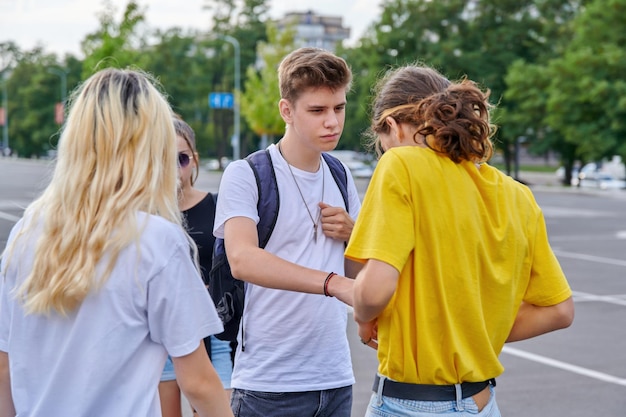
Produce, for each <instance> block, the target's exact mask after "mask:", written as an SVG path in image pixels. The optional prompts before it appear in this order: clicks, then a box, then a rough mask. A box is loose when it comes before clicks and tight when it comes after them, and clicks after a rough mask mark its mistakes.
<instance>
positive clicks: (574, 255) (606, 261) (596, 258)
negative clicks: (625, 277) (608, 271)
mask: <svg viewBox="0 0 626 417" xmlns="http://www.w3.org/2000/svg"><path fill="white" fill-rule="evenodd" d="M554 253H555V254H556V256H561V257H563V258H571V259H578V260H581V261H589V262H598V263H601V264H607V265H616V266H626V261H624V260H621V259H613V258H605V257H603V256H594V255H587V254H584V253H574V252H565V251H560V250H555V251H554Z"/></svg>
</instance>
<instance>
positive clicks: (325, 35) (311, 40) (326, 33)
mask: <svg viewBox="0 0 626 417" xmlns="http://www.w3.org/2000/svg"><path fill="white" fill-rule="evenodd" d="M276 25H277V27H278V29H279V30H282V29H285V28H286V27H288V26H290V25H294V27H295V30H296V35H295V38H296V45H297V46H298V47H302V46H313V47H316V48H322V49H326V50H328V51H335V48H336V46H337V44H338V43H341V42H342V41H343V40H344V39H348V38H350V28H346V27H343V18H342V17H340V16H320V15H318V14H315V13H314V12H313V11H312V10H309V11H307V12H289V13H287V14H285V16H284V17H282V18H281V19H278V20H277V21H276Z"/></svg>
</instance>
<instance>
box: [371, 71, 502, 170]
mask: <svg viewBox="0 0 626 417" xmlns="http://www.w3.org/2000/svg"><path fill="white" fill-rule="evenodd" d="M374 92H375V98H374V101H373V104H372V124H371V126H370V128H369V130H368V132H367V133H366V136H367V137H368V138H369V145H370V146H371V147H373V148H374V150H375V151H376V152H377V153H378V154H379V155H380V154H381V153H382V149H381V147H380V142H379V140H378V135H379V134H381V133H389V130H390V127H389V125H388V124H387V123H386V119H387V117H393V118H394V119H395V120H396V121H397V122H398V123H408V124H411V125H413V126H415V128H416V131H415V136H414V140H415V141H417V136H418V135H421V136H424V137H425V140H424V143H425V145H426V146H428V147H429V148H431V149H433V150H435V151H437V152H439V153H442V154H444V155H446V156H448V157H449V158H450V159H451V160H452V161H454V162H456V163H458V162H460V161H461V160H469V161H473V162H484V161H487V160H488V159H489V158H491V156H492V154H493V144H492V142H491V137H492V136H493V134H494V133H495V126H494V125H492V124H491V123H490V117H489V110H490V109H491V107H492V106H491V105H490V104H489V91H488V90H487V91H485V92H483V91H481V89H480V88H479V87H478V85H477V84H476V83H475V82H473V81H471V80H468V79H466V78H464V79H462V80H461V81H458V82H451V81H449V80H448V79H446V78H445V77H444V76H443V75H441V74H440V73H439V72H437V71H436V70H434V69H432V68H429V67H426V66H423V65H417V64H414V65H409V66H405V67H401V68H397V69H395V70H391V71H389V72H387V73H386V74H385V76H384V77H382V78H381V79H380V80H379V82H378V83H377V84H376V86H375V88H374Z"/></svg>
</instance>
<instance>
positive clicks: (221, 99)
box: [209, 93, 235, 109]
mask: <svg viewBox="0 0 626 417" xmlns="http://www.w3.org/2000/svg"><path fill="white" fill-rule="evenodd" d="M234 101H235V100H234V97H233V93H209V107H210V108H212V109H232V108H233V103H234Z"/></svg>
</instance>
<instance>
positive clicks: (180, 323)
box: [147, 238, 223, 357]
mask: <svg viewBox="0 0 626 417" xmlns="http://www.w3.org/2000/svg"><path fill="white" fill-rule="evenodd" d="M183 239H184V238H183ZM189 253H190V252H189V245H188V243H187V242H186V241H185V242H180V243H178V244H177V245H176V247H175V249H174V251H173V253H172V255H171V256H170V258H169V259H168V261H167V262H166V263H165V266H164V267H163V268H162V269H161V270H160V271H159V272H158V274H156V276H154V277H153V278H152V279H151V280H150V281H149V283H148V308H147V314H148V325H149V328H150V335H151V336H150V337H151V338H152V340H153V341H154V342H156V343H160V344H163V345H164V346H165V349H166V350H167V352H168V353H169V354H170V355H171V356H173V357H178V356H184V355H187V354H189V353H191V352H193V351H194V350H196V349H197V348H198V345H199V343H200V340H202V339H204V338H205V337H207V336H209V335H212V334H216V333H221V332H222V330H223V326H222V322H221V320H220V319H219V317H218V315H217V312H216V310H215V305H214V304H213V302H212V301H211V298H210V297H209V294H208V292H207V290H206V288H205V286H204V283H203V282H202V279H201V278H200V275H199V273H198V270H197V269H196V266H195V265H194V263H193V261H192V258H191V257H190V255H189Z"/></svg>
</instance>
